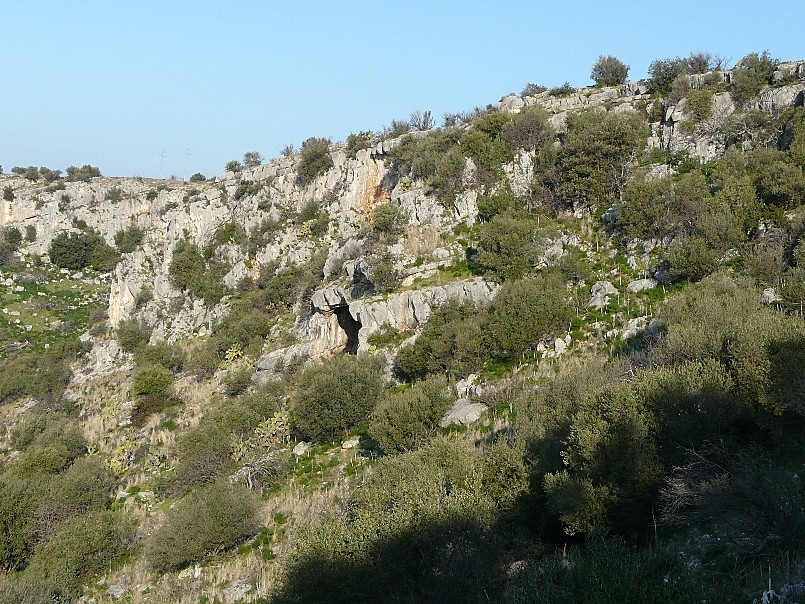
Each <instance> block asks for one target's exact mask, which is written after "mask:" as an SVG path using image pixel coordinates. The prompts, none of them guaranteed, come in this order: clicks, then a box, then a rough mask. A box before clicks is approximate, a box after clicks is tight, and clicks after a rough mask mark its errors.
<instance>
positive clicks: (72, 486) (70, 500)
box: [31, 456, 115, 542]
mask: <svg viewBox="0 0 805 604" xmlns="http://www.w3.org/2000/svg"><path fill="white" fill-rule="evenodd" d="M114 485H115V481H114V478H113V477H112V475H111V474H110V473H109V470H107V469H106V468H105V467H104V465H103V462H101V460H100V459H98V457H97V456H92V457H87V456H84V457H79V458H78V459H76V461H75V462H74V463H73V464H72V465H71V466H70V467H68V468H67V469H66V470H65V471H64V472H62V473H60V474H57V475H56V476H54V477H53V478H52V479H51V480H49V481H48V482H47V483H46V484H45V485H43V488H42V491H41V492H40V494H39V496H38V497H37V499H36V504H35V508H34V511H33V514H32V516H33V518H32V521H31V524H32V525H33V531H34V533H35V534H36V537H37V540H38V541H40V542H42V541H45V540H47V539H49V538H50V537H52V536H53V535H54V534H55V533H56V532H57V531H58V530H59V527H60V526H61V525H62V524H63V523H64V522H66V521H67V520H69V519H70V518H75V517H77V516H81V515H83V514H86V513H88V512H91V511H100V510H103V509H105V508H106V505H107V504H108V502H109V495H110V494H111V492H112V488H113V487H114Z"/></svg>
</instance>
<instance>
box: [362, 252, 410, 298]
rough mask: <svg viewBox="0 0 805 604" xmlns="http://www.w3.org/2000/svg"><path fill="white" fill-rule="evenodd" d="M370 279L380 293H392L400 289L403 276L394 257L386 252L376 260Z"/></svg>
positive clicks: (370, 272)
mask: <svg viewBox="0 0 805 604" xmlns="http://www.w3.org/2000/svg"><path fill="white" fill-rule="evenodd" d="M369 279H370V280H371V282H372V285H374V287H375V291H377V292H379V293H387V292H391V291H394V290H395V289H397V288H398V287H400V283H401V282H402V276H401V275H400V272H399V271H398V270H397V268H396V263H395V261H394V256H392V255H391V254H390V253H388V252H386V253H383V254H381V255H380V256H378V257H377V258H376V259H374V261H373V263H372V268H371V270H370V271H369Z"/></svg>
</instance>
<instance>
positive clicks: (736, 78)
mask: <svg viewBox="0 0 805 604" xmlns="http://www.w3.org/2000/svg"><path fill="white" fill-rule="evenodd" d="M778 63H779V61H778V60H777V59H773V58H772V57H771V56H770V55H769V53H768V51H763V52H762V53H760V54H758V53H756V52H752V53H749V54H748V55H746V56H745V57H744V58H742V59H741V60H740V61H738V64H737V65H736V66H735V67H734V68H733V70H732V86H731V88H730V94H732V98H733V99H734V100H735V104H736V105H738V106H739V107H742V106H743V105H745V104H746V103H747V102H748V101H750V100H751V99H752V98H754V97H756V96H757V95H758V94H760V91H761V90H763V88H764V87H765V86H768V85H769V84H770V83H771V76H772V74H773V73H774V70H775V69H776V68H777V64H778Z"/></svg>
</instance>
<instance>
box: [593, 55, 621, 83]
mask: <svg viewBox="0 0 805 604" xmlns="http://www.w3.org/2000/svg"><path fill="white" fill-rule="evenodd" d="M628 75H629V66H628V65H626V64H624V63H623V62H622V61H620V60H619V59H617V58H616V57H613V56H611V55H607V56H604V55H599V57H598V60H597V61H596V62H595V64H594V65H593V69H592V71H591V72H590V79H592V80H593V81H594V82H595V85H596V86H618V85H620V84H623V83H624V82H625V81H626V77H627V76H628Z"/></svg>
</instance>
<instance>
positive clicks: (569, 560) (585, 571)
mask: <svg viewBox="0 0 805 604" xmlns="http://www.w3.org/2000/svg"><path fill="white" fill-rule="evenodd" d="M694 594H695V595H694ZM692 595H693V597H694V599H696V598H701V600H702V601H708V602H739V601H743V600H744V599H745V598H746V595H745V593H744V591H743V590H742V589H741V588H740V587H739V586H737V585H729V584H726V585H725V582H724V581H723V579H720V578H719V577H718V576H717V575H716V573H711V572H710V571H708V570H705V569H703V568H701V566H700V565H693V564H689V563H688V562H686V561H685V560H684V558H682V557H680V556H679V553H678V551H677V548H676V547H674V546H673V545H671V544H658V545H653V546H650V547H644V548H638V547H635V546H633V545H628V544H627V543H626V541H624V540H623V539H622V538H621V537H616V536H608V535H606V534H605V532H603V531H602V532H598V533H596V534H595V535H593V536H592V537H591V538H590V539H588V540H587V541H586V542H585V544H584V547H581V546H578V547H571V548H569V549H567V548H566V549H564V550H563V551H562V552H559V551H557V552H556V553H554V554H551V555H548V556H546V557H545V558H543V559H541V560H540V563H539V565H535V566H534V567H533V568H529V569H528V570H525V571H524V572H522V573H519V574H517V575H515V576H514V578H513V579H512V581H511V583H510V585H509V586H508V587H507V589H506V592H505V594H504V596H503V598H502V599H501V600H500V601H501V602H505V603H506V604H532V603H533V604H537V603H544V604H548V603H550V604H571V603H574V602H679V603H681V602H688V601H690V598H691V596H692Z"/></svg>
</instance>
